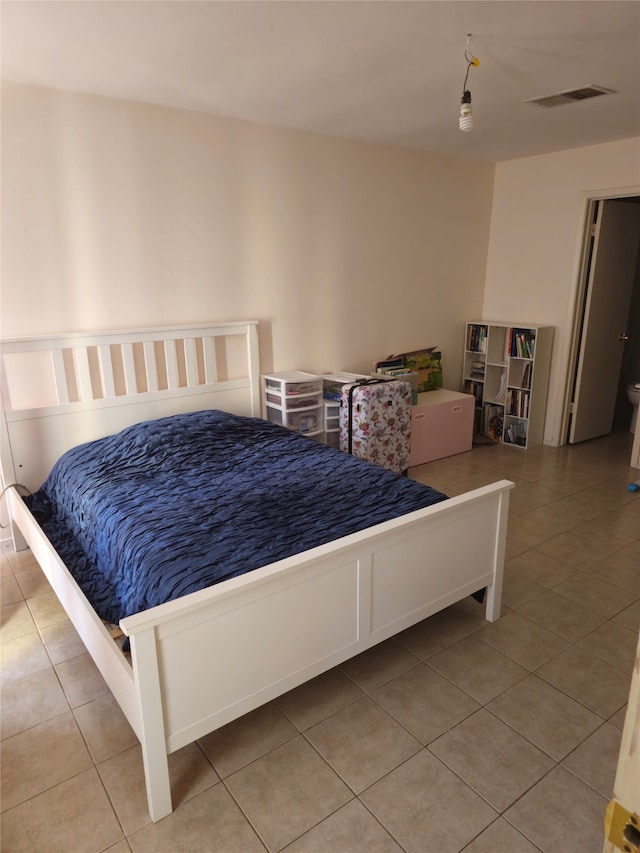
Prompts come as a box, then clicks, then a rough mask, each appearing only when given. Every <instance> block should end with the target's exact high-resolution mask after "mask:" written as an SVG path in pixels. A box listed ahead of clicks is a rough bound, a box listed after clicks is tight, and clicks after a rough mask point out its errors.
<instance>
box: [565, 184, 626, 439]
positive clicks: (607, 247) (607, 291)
mask: <svg viewBox="0 0 640 853" xmlns="http://www.w3.org/2000/svg"><path fill="white" fill-rule="evenodd" d="M639 246H640V195H633V196H632V195H629V196H622V197H619V196H613V195H612V196H611V197H609V198H591V199H589V200H588V202H587V206H586V217H585V227H584V236H583V243H582V261H581V270H580V275H579V281H578V292H577V298H576V303H575V311H574V323H573V334H572V345H571V356H570V364H569V373H568V385H567V389H568V394H567V397H566V400H565V412H564V421H563V424H564V428H563V432H562V435H563V442H562V443H567V442H568V443H571V444H575V443H578V442H580V441H585V440H587V439H590V438H595V437H597V436H599V435H606V434H608V433H610V432H612V431H613V430H618V429H620V430H622V429H625V428H626V429H628V428H629V425H630V423H631V416H632V406H631V403H630V402H629V400H628V398H627V393H626V389H627V385H628V383H629V382H630V381H632V380H633V381H637V380H639V379H640V263H639V261H640V253H639ZM625 338H626V339H625ZM636 374H637V375H636Z"/></svg>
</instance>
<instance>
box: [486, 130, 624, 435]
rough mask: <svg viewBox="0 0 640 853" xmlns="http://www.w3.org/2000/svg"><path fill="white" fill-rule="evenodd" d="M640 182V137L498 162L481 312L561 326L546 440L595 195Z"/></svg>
mask: <svg viewBox="0 0 640 853" xmlns="http://www.w3.org/2000/svg"><path fill="white" fill-rule="evenodd" d="M639 187H640V139H625V140H621V141H618V142H612V143H607V144H604V145H594V146H589V147H586V148H576V149H573V150H570V151H563V152H560V153H557V154H547V155H544V156H540V157H528V158H525V159H521V160H512V161H509V162H505V163H499V164H498V165H497V166H496V176H495V185H494V201H493V211H492V217H491V234H490V240H489V255H488V261H487V279H486V286H485V297H484V309H483V314H484V316H485V317H486V318H489V319H494V320H507V321H512V322H515V321H517V322H518V323H524V324H526V323H531V324H549V325H552V326H554V327H555V335H554V347H553V358H552V366H551V380H550V389H549V402H548V406H547V420H546V428H545V442H546V443H548V444H557V443H559V442H561V441H562V436H561V434H560V427H561V419H562V406H563V397H564V390H565V380H566V375H567V364H568V358H569V346H570V336H571V323H572V317H573V312H574V303H575V294H576V286H577V282H578V272H579V257H580V247H581V242H582V234H583V228H584V223H585V215H586V203H587V198H588V197H589V196H591V197H594V196H596V197H597V195H598V193H599V192H603V193H604V192H605V191H607V192H608V191H611V190H614V189H615V190H616V191H617V190H619V192H620V195H624V194H625V193H627V192H628V191H630V190H634V191H635V192H636V193H637V191H638V188H639Z"/></svg>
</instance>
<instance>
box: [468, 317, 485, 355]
mask: <svg viewBox="0 0 640 853" xmlns="http://www.w3.org/2000/svg"><path fill="white" fill-rule="evenodd" d="M487 334H488V328H487V326H484V325H481V324H479V323H471V324H470V326H469V335H468V339H467V349H468V350H469V351H470V352H486V350H487Z"/></svg>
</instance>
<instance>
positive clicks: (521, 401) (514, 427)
mask: <svg viewBox="0 0 640 853" xmlns="http://www.w3.org/2000/svg"><path fill="white" fill-rule="evenodd" d="M552 342H553V326H532V325H526V324H512V323H501V322H490V321H483V320H477V321H473V322H470V323H467V324H466V330H465V351H464V368H463V391H464V392H465V393H467V394H473V395H474V397H475V400H476V414H475V431H476V432H479V433H482V434H483V435H485V436H487V437H488V438H490V439H492V440H493V441H497V442H502V443H503V444H508V445H512V446H514V447H522V448H525V449H526V448H530V447H535V446H536V445H538V444H541V443H542V439H543V435H544V419H545V413H546V407H547V391H548V385H549V369H550V366H551V347H552Z"/></svg>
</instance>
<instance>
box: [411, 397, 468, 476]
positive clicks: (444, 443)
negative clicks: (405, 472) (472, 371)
mask: <svg viewBox="0 0 640 853" xmlns="http://www.w3.org/2000/svg"><path fill="white" fill-rule="evenodd" d="M474 407H475V397H474V396H473V394H461V393H460V392H458V391H447V390H445V389H438V390H436V391H425V392H423V393H422V394H418V403H417V405H415V406H413V407H412V412H411V454H410V456H409V467H411V466H412V465H423V464H424V463H425V462H432V461H433V460H434V459H442V458H443V457H444V456H453V455H454V454H456V453H464V452H465V451H466V450H471V445H472V443H473V415H474Z"/></svg>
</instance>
